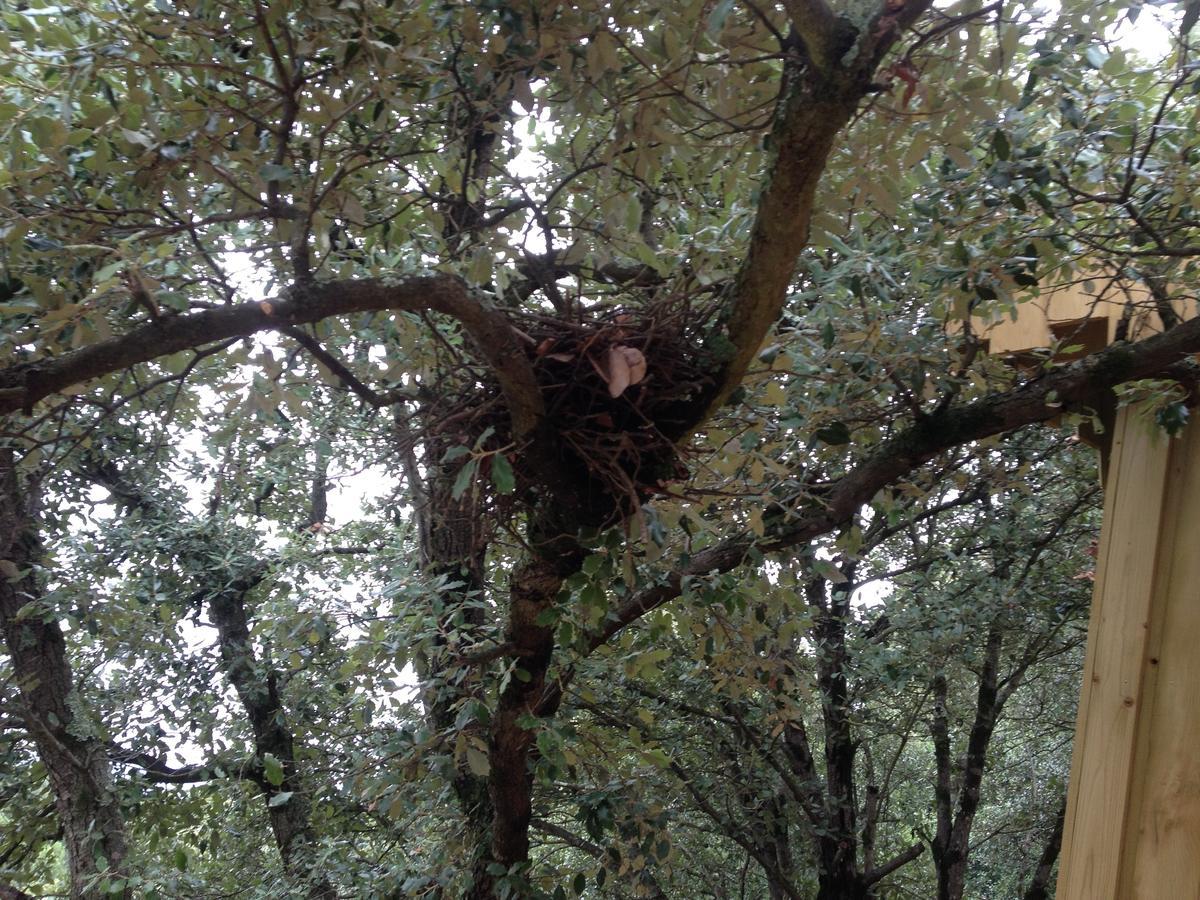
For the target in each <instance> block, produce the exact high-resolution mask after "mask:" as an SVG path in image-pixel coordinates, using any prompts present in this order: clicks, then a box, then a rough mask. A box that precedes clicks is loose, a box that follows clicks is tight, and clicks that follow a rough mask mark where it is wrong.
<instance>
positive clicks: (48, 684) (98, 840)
mask: <svg viewBox="0 0 1200 900" xmlns="http://www.w3.org/2000/svg"><path fill="white" fill-rule="evenodd" d="M35 502H36V501H35V498H34V497H33V496H31V495H30V494H29V493H27V492H23V491H22V488H21V485H20V482H19V477H18V474H17V471H16V465H15V462H14V459H13V454H12V451H11V450H2V451H0V558H3V559H4V560H5V561H6V563H7V564H6V565H5V566H4V570H3V571H2V572H0V627H2V628H3V631H4V640H5V643H6V644H7V646H8V652H9V655H10V657H11V658H12V665H13V672H14V675H15V676H16V682H17V687H18V690H19V692H20V702H21V707H22V710H21V712H22V717H23V718H24V720H25V723H26V725H27V727H28V729H29V734H30V736H31V737H32V739H33V742H34V745H35V746H36V748H37V752H38V757H39V758H40V759H41V761H42V764H43V765H44V766H45V767H46V772H47V774H48V775H49V778H50V788H51V791H52V792H53V794H54V804H55V807H56V809H57V811H58V817H59V820H60V822H61V824H62V829H63V844H64V845H65V847H66V852H67V869H68V872H69V875H70V896H71V897H72V898H73V900H83V898H99V897H101V896H103V897H105V898H109V900H111V898H114V897H116V898H120V897H125V896H128V892H127V891H122V890H118V891H116V892H115V893H114V892H112V891H111V890H109V891H105V890H103V889H102V887H101V885H102V884H103V880H102V875H108V876H112V877H120V876H121V874H122V872H123V869H124V864H125V856H126V837H125V822H124V818H123V817H122V814H121V808H120V804H119V802H118V800H117V797H116V794H115V792H114V789H113V782H112V770H111V768H110V766H109V761H108V755H107V752H106V749H105V746H104V742H103V741H101V740H99V739H97V738H95V737H91V736H82V734H81V733H76V732H75V731H73V730H72V728H71V726H72V724H73V723H74V722H75V719H76V717H75V714H74V711H73V707H74V703H75V701H76V697H75V695H74V686H73V682H72V676H71V667H70V663H69V662H68V660H67V654H66V643H65V642H64V640H63V634H62V629H61V628H59V625H58V622H57V621H56V620H55V619H52V618H51V619H44V618H43V613H42V611H41V610H38V609H36V608H34V605H35V604H36V603H37V602H38V601H39V600H40V599H41V598H42V595H43V593H42V587H41V584H40V579H39V576H38V573H39V571H40V566H41V556H42V554H41V546H40V543H39V541H38V536H37V533H36V531H35V528H34V522H33V509H34V507H35Z"/></svg>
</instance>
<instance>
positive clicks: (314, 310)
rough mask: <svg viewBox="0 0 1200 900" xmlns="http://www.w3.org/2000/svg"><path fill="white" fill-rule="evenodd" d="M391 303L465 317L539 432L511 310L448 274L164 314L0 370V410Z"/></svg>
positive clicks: (516, 425) (537, 404) (351, 283)
mask: <svg viewBox="0 0 1200 900" xmlns="http://www.w3.org/2000/svg"><path fill="white" fill-rule="evenodd" d="M384 310H391V311H407V312H421V311H432V312H439V313H443V314H445V315H448V316H450V317H451V318H453V319H456V320H457V321H458V322H460V323H461V324H462V326H463V328H464V329H466V331H467V332H468V333H469V334H470V335H471V337H472V338H474V340H475V343H476V344H477V346H478V349H479V352H480V354H481V355H482V356H483V358H484V360H485V361H486V362H487V363H488V364H489V365H490V366H491V368H492V370H493V371H494V372H495V374H496V378H497V380H498V381H499V382H500V387H501V389H502V390H503V391H504V395H505V399H506V400H507V403H508V407H509V413H510V415H511V416H512V423H513V432H514V436H515V437H518V438H519V437H524V436H525V435H527V434H529V433H530V432H532V431H533V429H534V427H535V426H536V424H537V422H538V419H539V418H540V416H541V414H542V396H541V391H540V390H539V389H538V385H537V381H536V379H535V378H534V374H533V367H532V365H531V364H530V362H529V360H528V359H527V357H526V356H525V351H524V348H523V347H522V345H521V343H520V342H519V340H518V338H517V337H516V334H515V332H514V331H513V329H512V327H511V326H510V325H509V324H508V321H507V319H505V317H504V316H503V314H501V313H500V312H499V311H497V310H496V309H494V308H492V307H491V306H490V305H489V304H487V303H486V302H485V301H483V300H482V298H480V297H479V296H478V295H476V294H473V293H472V292H471V291H470V290H469V289H468V288H467V286H466V284H465V283H464V282H462V281H461V280H460V279H458V278H456V277H454V276H452V275H443V274H435V275H412V276H408V277H405V278H376V279H361V280H346V281H326V282H318V283H314V284H305V285H298V286H296V287H293V288H292V289H291V290H290V291H288V292H286V293H285V294H284V296H283V297H281V298H279V299H275V300H268V301H262V302H251V303H241V304H238V305H236V306H229V307H222V308H220V309H208V310H204V311H203V312H198V313H191V314H189V315H183V316H160V317H159V318H157V319H155V320H153V321H151V322H147V323H146V324H145V325H142V326H141V327H139V328H135V329H134V330H133V331H130V332H129V333H127V334H124V335H122V336H120V337H115V338H110V339H109V340H106V341H100V342H98V343H95V344H92V345H90V346H87V347H81V348H80V349H78V350H73V351H71V352H69V353H64V354H63V355H61V356H56V357H48V358H44V359H39V360H36V361H34V362H28V363H20V364H18V365H15V366H10V367H9V368H7V369H4V370H2V371H0V414H4V413H11V412H15V411H16V410H20V409H23V410H25V411H26V412H27V413H28V412H29V411H30V410H31V409H32V408H33V405H34V404H35V403H37V402H38V401H40V400H43V399H45V398H46V397H48V396H49V395H50V394H53V393H55V392H56V391H61V390H64V389H66V388H69V387H71V386H73V385H76V384H80V383H82V382H85V381H90V380H91V379H94V378H99V377H101V376H103V375H108V374H111V373H113V372H119V371H121V370H122V369H127V368H129V367H130V366H133V365H136V364H138V363H144V362H149V361H150V360H152V359H157V358H159V357H161V356H167V355H169V354H171V353H178V352H179V351H181V350H190V349H192V348H194V347H199V346H202V345H204V344H209V343H212V342H214V341H220V340H225V339H227V338H232V337H243V336H246V335H250V334H254V333H256V332H259V331H267V330H271V329H278V328H280V327H281V326H287V325H300V324H305V323H310V322H318V321H320V320H321V319H325V318H328V317H330V316H339V315H346V314H349V313H356V312H380V311H384Z"/></svg>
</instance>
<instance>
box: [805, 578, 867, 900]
mask: <svg viewBox="0 0 1200 900" xmlns="http://www.w3.org/2000/svg"><path fill="white" fill-rule="evenodd" d="M851 571H852V570H851ZM817 589H818V590H819V591H820V596H821V600H820V602H818V603H816V604H815V612H816V619H815V628H814V633H815V637H816V653H817V684H818V686H819V687H820V689H821V711H822V715H823V717H824V720H825V787H826V794H827V800H826V806H827V816H828V821H827V824H826V828H825V829H824V833H823V834H822V835H820V837H819V839H818V843H819V848H820V849H819V857H818V869H817V878H818V885H819V890H818V892H817V900H863V898H865V897H866V896H867V889H866V886H865V885H864V884H863V880H862V878H861V875H860V873H859V868H858V815H857V814H858V805H857V799H856V797H855V784H854V757H855V750H856V745H855V743H854V736H853V734H852V733H851V730H850V711H849V707H848V703H849V694H850V689H849V685H848V683H847V679H846V622H847V620H848V618H849V615H850V593H849V591H847V590H846V589H845V587H844V586H842V585H835V586H834V587H833V589H832V591H831V592H830V597H829V600H828V602H827V603H826V602H825V601H824V599H823V598H824V593H825V582H824V581H823V580H820V581H819V588H817ZM813 599H815V597H813V596H812V595H810V600H813Z"/></svg>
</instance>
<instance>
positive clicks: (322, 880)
mask: <svg viewBox="0 0 1200 900" xmlns="http://www.w3.org/2000/svg"><path fill="white" fill-rule="evenodd" d="M255 583H257V582H256V581H254V582H246V581H243V582H235V583H234V584H233V585H231V586H230V587H229V588H228V589H226V590H223V591H220V592H218V593H216V594H214V595H213V596H212V597H211V598H210V599H209V604H208V609H209V617H210V618H211V619H212V622H213V624H214V625H215V626H216V627H217V641H218V643H219V645H220V648H221V660H222V663H223V670H224V672H225V676H226V677H227V678H228V679H229V681H230V682H231V683H232V684H233V687H234V690H235V691H236V692H237V695H238V699H239V700H241V701H242V706H243V707H244V708H245V710H246V718H247V719H248V720H249V721H250V728H251V731H252V732H253V734H254V752H255V755H256V756H257V757H258V758H259V759H265V758H266V756H267V755H268V754H270V755H271V756H273V757H275V759H277V760H279V763H280V765H281V767H282V768H283V779H282V781H281V782H280V783H279V784H277V785H276V784H271V782H270V781H268V780H267V779H266V778H265V777H264V778H263V779H262V780H261V781H259V786H260V787H261V788H262V791H263V794H264V796H265V797H266V799H267V817H268V818H269V819H270V822H271V832H272V834H273V835H274V837H275V844H276V846H277V847H278V848H279V856H280V858H281V859H282V860H283V866H284V869H285V870H287V872H288V875H289V876H291V878H293V879H294V880H295V881H297V882H300V883H303V884H304V885H305V888H304V891H305V894H306V896H308V897H311V898H314V900H334V898H336V897H337V892H336V891H335V890H334V888H333V885H332V884H331V883H330V882H329V880H328V878H326V877H325V876H324V875H322V874H319V867H318V866H317V865H316V860H315V859H313V858H312V848H313V847H314V845H315V844H316V835H315V834H314V833H313V829H312V821H311V805H310V803H309V799H308V794H307V792H306V791H305V787H304V784H303V781H302V779H301V777H300V772H299V769H298V767H297V765H296V748H295V742H294V740H293V737H292V732H291V729H290V728H289V727H288V721H287V710H286V709H285V707H284V705H283V700H282V698H281V697H280V696H279V675H278V673H277V672H276V671H275V670H274V669H271V668H270V667H267V666H264V665H262V663H260V662H259V660H258V659H257V657H256V654H255V652H254V645H253V644H252V643H251V639H250V623H249V618H248V617H247V615H246V599H245V595H246V592H247V591H248V590H250V589H251V588H252V587H253V586H254V584H255ZM285 793H288V794H290V795H291V796H290V797H288V798H286V800H284V802H280V801H279V800H276V799H275V798H277V797H280V795H281V794H285ZM281 799H282V798H281Z"/></svg>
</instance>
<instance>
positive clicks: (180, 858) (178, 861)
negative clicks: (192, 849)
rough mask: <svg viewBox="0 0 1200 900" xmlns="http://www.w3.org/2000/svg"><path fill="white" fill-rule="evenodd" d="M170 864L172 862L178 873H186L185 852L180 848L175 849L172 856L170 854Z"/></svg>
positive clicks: (186, 859)
mask: <svg viewBox="0 0 1200 900" xmlns="http://www.w3.org/2000/svg"><path fill="white" fill-rule="evenodd" d="M172 862H174V864H175V868H176V869H178V870H179V871H180V872H186V871H187V868H188V855H187V851H186V850H184V849H183V848H182V847H176V848H175V852H174V854H172Z"/></svg>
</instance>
